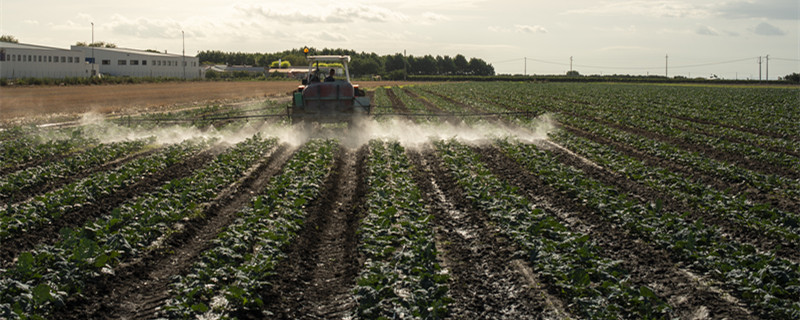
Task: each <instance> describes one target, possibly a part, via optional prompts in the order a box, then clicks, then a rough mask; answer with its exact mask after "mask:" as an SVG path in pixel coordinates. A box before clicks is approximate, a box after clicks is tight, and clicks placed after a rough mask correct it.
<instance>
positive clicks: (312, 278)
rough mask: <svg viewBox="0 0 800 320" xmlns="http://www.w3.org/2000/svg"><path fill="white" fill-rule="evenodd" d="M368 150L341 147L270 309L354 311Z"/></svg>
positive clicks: (292, 315)
mask: <svg viewBox="0 0 800 320" xmlns="http://www.w3.org/2000/svg"><path fill="white" fill-rule="evenodd" d="M366 156H367V148H366V146H362V147H361V148H360V149H358V150H352V149H345V148H341V149H340V151H339V154H338V156H337V159H336V163H335V167H334V169H333V172H332V173H331V174H330V175H329V177H328V178H327V179H326V181H325V186H324V189H323V191H322V194H321V195H320V197H319V198H318V199H317V200H315V201H314V203H312V205H311V206H310V207H309V208H308V212H307V214H308V216H307V218H306V222H305V223H304V226H303V228H302V230H301V232H300V233H299V235H298V238H297V239H296V240H295V241H294V242H293V243H292V244H291V245H290V248H289V249H288V251H287V258H285V259H284V260H282V261H281V262H280V263H279V264H278V266H277V267H276V276H275V279H274V280H272V283H274V286H273V287H272V288H271V289H270V290H269V291H268V292H266V296H267V298H265V301H266V305H265V306H264V309H265V311H267V312H268V313H271V314H272V315H273V318H274V319H342V318H347V317H349V316H350V315H351V314H352V313H353V312H354V310H355V307H356V301H355V300H354V299H353V292H352V290H353V288H354V287H355V282H356V277H357V276H358V271H359V268H360V266H361V261H360V259H359V255H358V251H357V250H356V246H357V241H358V235H357V234H356V230H357V229H358V223H359V221H360V218H361V215H362V214H361V206H362V202H363V201H364V199H366V198H365V197H364V196H365V193H366V186H365V177H364V173H365V168H364V166H365V161H366ZM255 317H256V315H254V316H253V318H255Z"/></svg>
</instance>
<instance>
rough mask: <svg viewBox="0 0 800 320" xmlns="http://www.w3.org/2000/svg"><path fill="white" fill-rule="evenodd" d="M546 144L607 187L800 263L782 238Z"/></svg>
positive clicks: (795, 251) (796, 251) (799, 256)
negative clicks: (661, 206) (708, 225)
mask: <svg viewBox="0 0 800 320" xmlns="http://www.w3.org/2000/svg"><path fill="white" fill-rule="evenodd" d="M545 143H546V144H545V145H544V146H542V147H543V148H545V149H548V150H550V151H551V152H553V153H554V154H555V155H556V158H557V159H558V160H559V161H560V162H561V163H564V164H567V165H571V166H573V167H576V168H578V169H580V170H581V171H583V172H585V173H586V174H587V175H589V176H590V177H592V178H594V179H596V180H598V181H600V182H602V183H603V184H605V185H609V186H614V187H616V188H618V189H619V190H620V191H622V192H624V193H626V194H630V195H633V196H636V197H637V198H639V199H640V200H644V201H646V202H652V203H655V202H656V200H660V201H661V202H662V203H663V205H664V208H665V209H667V210H669V211H673V212H685V213H689V215H688V216H687V218H688V219H689V220H691V221H703V222H704V223H706V224H712V225H715V226H718V227H720V228H721V230H722V231H723V235H724V237H725V238H726V239H728V240H729V241H736V242H740V243H749V244H751V245H753V246H755V247H758V248H761V250H763V251H775V252H776V254H777V255H778V256H780V257H783V258H787V259H789V260H792V261H795V262H797V261H800V247H798V245H797V244H796V243H792V242H789V241H786V240H785V239H782V238H781V236H779V235H772V234H766V233H764V232H763V231H759V230H756V229H752V228H750V227H749V226H747V225H742V224H741V223H739V222H736V221H732V220H728V219H726V218H725V217H720V216H718V215H715V214H709V213H707V211H706V210H703V209H701V208H697V207H691V206H689V205H688V204H686V203H684V202H683V201H681V200H677V199H675V198H673V197H671V196H668V195H665V194H664V193H663V192H660V191H656V190H653V189H651V188H650V187H648V186H645V185H643V184H641V183H638V182H636V181H633V180H629V179H627V178H625V177H624V176H622V175H619V174H617V173H615V172H613V171H611V170H608V169H605V168H603V167H600V166H597V165H596V164H587V163H586V161H585V160H586V159H584V158H582V157H580V156H578V155H577V154H575V153H572V152H571V151H569V150H568V149H566V148H564V147H562V146H560V145H558V144H555V143H554V142H550V141H547V142H545ZM587 161H588V160H587Z"/></svg>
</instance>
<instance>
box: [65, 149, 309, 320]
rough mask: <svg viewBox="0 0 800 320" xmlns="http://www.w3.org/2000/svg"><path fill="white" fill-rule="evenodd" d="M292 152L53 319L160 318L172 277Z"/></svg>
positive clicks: (251, 174) (253, 173) (266, 162)
mask: <svg viewBox="0 0 800 320" xmlns="http://www.w3.org/2000/svg"><path fill="white" fill-rule="evenodd" d="M292 153H293V149H292V148H290V147H288V146H287V145H279V146H277V147H275V148H274V149H273V150H272V152H271V153H270V154H269V155H267V156H264V157H263V158H262V160H260V161H259V162H258V163H257V164H255V165H254V166H253V167H251V168H250V169H249V170H248V172H246V173H245V174H244V177H242V178H240V179H239V181H237V182H236V183H234V184H232V185H231V186H229V187H228V188H226V189H225V190H223V191H221V192H220V193H219V195H218V196H217V197H216V198H215V199H214V200H212V201H211V202H210V203H207V204H205V205H204V206H205V208H204V210H203V214H202V215H200V217H198V218H195V219H193V220H188V221H183V222H182V223H181V225H182V228H180V231H178V232H176V233H175V234H173V235H171V236H170V237H169V238H168V239H167V240H166V241H165V242H164V243H163V245H162V248H160V249H159V250H154V251H150V252H148V253H146V254H145V255H144V256H143V257H141V258H138V259H136V260H134V261H130V262H127V263H125V264H123V265H121V266H119V267H117V268H116V270H115V273H114V275H105V276H102V277H101V278H99V279H96V280H94V281H92V283H91V284H90V285H89V286H88V287H87V288H86V289H85V290H84V293H83V295H82V296H81V297H80V298H73V299H71V300H72V301H68V302H67V305H68V306H69V307H68V308H65V309H63V310H60V311H59V312H58V313H56V314H55V317H54V318H57V319H86V318H114V319H152V318H156V317H158V312H159V309H160V307H161V306H162V305H163V304H164V302H166V300H167V299H169V298H170V295H169V285H170V284H171V283H172V281H173V279H172V278H173V277H174V276H178V275H181V274H183V273H185V272H186V271H187V270H188V269H189V268H190V267H191V265H192V263H194V261H195V260H196V259H197V257H198V256H199V254H200V253H202V252H203V251H204V250H206V249H208V247H209V246H210V245H211V240H212V239H214V238H215V237H216V236H217V235H218V234H219V233H220V232H221V231H222V230H223V229H224V228H225V227H226V226H227V225H229V224H230V223H232V222H233V221H234V220H235V219H236V212H237V211H238V210H240V209H241V208H242V207H244V206H245V205H247V204H248V203H249V201H250V200H251V199H252V197H253V196H254V194H257V193H260V192H262V191H263V189H264V187H265V186H266V185H267V184H268V183H269V180H270V179H271V178H272V176H274V175H275V174H276V173H278V172H280V170H281V169H282V168H283V165H284V163H285V162H286V161H287V160H288V159H289V157H290V156H291V155H292Z"/></svg>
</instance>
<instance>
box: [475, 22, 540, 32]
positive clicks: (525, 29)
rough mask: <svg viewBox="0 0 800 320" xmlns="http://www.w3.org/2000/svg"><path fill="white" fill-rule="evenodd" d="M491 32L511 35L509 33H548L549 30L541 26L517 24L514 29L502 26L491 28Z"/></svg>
mask: <svg viewBox="0 0 800 320" xmlns="http://www.w3.org/2000/svg"><path fill="white" fill-rule="evenodd" d="M488 29H489V31H491V32H497V33H509V32H519V33H547V29H545V28H544V27H542V26H540V25H535V26H531V25H526V24H516V25H514V28H513V29H512V28H507V27H500V26H489V27H488Z"/></svg>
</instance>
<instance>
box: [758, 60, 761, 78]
mask: <svg viewBox="0 0 800 320" xmlns="http://www.w3.org/2000/svg"><path fill="white" fill-rule="evenodd" d="M758 81H761V56H758Z"/></svg>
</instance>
